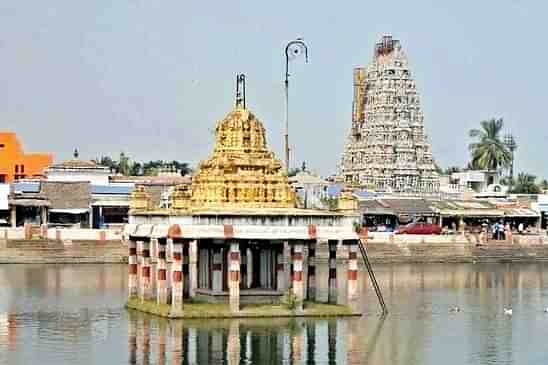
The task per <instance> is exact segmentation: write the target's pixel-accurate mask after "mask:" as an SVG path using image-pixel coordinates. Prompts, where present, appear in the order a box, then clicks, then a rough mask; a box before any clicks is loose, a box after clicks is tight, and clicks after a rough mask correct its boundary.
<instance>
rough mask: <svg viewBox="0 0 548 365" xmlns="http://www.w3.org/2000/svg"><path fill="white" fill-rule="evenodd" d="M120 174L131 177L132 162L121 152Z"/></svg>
mask: <svg viewBox="0 0 548 365" xmlns="http://www.w3.org/2000/svg"><path fill="white" fill-rule="evenodd" d="M118 173H120V174H122V175H124V176H129V175H130V174H131V160H130V159H129V157H128V156H126V154H125V153H124V152H120V158H119V159H118Z"/></svg>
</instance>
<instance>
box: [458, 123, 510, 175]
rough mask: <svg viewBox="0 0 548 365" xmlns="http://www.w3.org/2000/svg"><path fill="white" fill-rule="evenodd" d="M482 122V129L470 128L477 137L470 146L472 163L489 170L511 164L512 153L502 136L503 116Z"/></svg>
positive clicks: (481, 168) (478, 167)
mask: <svg viewBox="0 0 548 365" xmlns="http://www.w3.org/2000/svg"><path fill="white" fill-rule="evenodd" d="M480 124H481V128H480V129H471V130H470V137H472V138H476V139H477V141H476V142H474V143H470V145H469V146H468V148H469V149H470V153H471V155H472V162H471V165H472V166H473V167H474V168H475V169H480V170H489V171H497V170H498V169H500V168H502V167H508V166H510V163H511V162H512V153H511V152H510V150H509V149H508V146H506V144H505V143H504V142H503V141H502V138H501V136H500V135H501V131H502V127H503V126H504V121H503V120H502V118H499V119H494V118H492V119H489V120H484V121H482V122H481V123H480Z"/></svg>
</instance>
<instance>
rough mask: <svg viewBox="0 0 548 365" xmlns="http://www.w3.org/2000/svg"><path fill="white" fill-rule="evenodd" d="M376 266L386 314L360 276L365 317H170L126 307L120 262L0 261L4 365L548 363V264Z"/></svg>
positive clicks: (340, 284)
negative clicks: (504, 310) (507, 312)
mask: <svg viewBox="0 0 548 365" xmlns="http://www.w3.org/2000/svg"><path fill="white" fill-rule="evenodd" d="M340 269H341V270H344V269H345V267H344V265H341V267H340ZM375 269H376V275H377V278H378V280H379V283H380V285H381V286H382V289H383V294H384V297H385V301H386V303H387V305H388V307H389V309H390V315H389V316H388V317H386V318H382V317H378V313H379V308H378V305H377V299H376V297H375V293H374V291H373V289H372V288H371V287H370V285H369V283H368V282H364V281H363V280H360V282H361V285H362V288H361V291H362V296H361V301H362V303H363V308H364V311H365V315H364V316H363V317H361V318H350V319H338V320H335V319H332V320H328V319H318V320H308V319H307V320H305V319H260V320H251V319H240V320H192V321H191V320H184V321H181V320H179V321H168V320H165V319H160V318H156V317H152V316H148V315H144V314H142V313H138V312H133V311H127V310H126V309H124V308H123V305H124V303H125V300H126V296H127V293H126V290H127V289H126V280H127V271H126V270H127V267H126V266H125V265H81V266H78V265H2V266H0V364H10V365H11V364H25V365H26V364H34V363H40V364H41V365H48V364H65V363H70V364H95V363H100V364H123V363H128V364H219V363H220V364H379V365H389V364H390V365H392V364H396V365H398V364H405V365H407V364H439V363H443V364H444V365H451V364H459V365H460V364H495V363H496V364H529V363H531V364H533V363H548V355H547V353H546V351H545V339H546V338H548V315H547V314H545V313H543V308H545V307H547V306H548V287H547V285H548V280H547V279H548V264H493V265H472V264H467V265H437V264H429V265H376V266H375ZM327 274H328V273H327V272H325V273H321V272H320V271H319V272H318V278H317V279H318V280H317V282H318V292H319V293H323V294H325V298H326V299H327V297H328V296H327V295H326V294H327V292H326V291H325V289H326V288H325V287H322V283H325V284H327ZM362 274H365V273H360V275H362ZM322 275H323V276H322ZM343 277H344V275H340V276H339V275H338V276H337V278H338V280H339V281H338V283H337V287H338V292H339V293H338V296H339V298H343V300H344V298H345V297H346V296H345V295H344V293H345V290H346V288H345V285H346V284H345V282H344V280H343V279H341V278H343ZM324 286H325V285H324ZM341 293H342V295H340V294H341ZM453 306H459V307H460V308H462V312H460V313H449V310H448V309H449V308H451V307H453ZM504 306H506V307H508V306H511V307H513V309H514V315H513V316H512V317H508V316H505V315H503V314H502V308H503V307H504Z"/></svg>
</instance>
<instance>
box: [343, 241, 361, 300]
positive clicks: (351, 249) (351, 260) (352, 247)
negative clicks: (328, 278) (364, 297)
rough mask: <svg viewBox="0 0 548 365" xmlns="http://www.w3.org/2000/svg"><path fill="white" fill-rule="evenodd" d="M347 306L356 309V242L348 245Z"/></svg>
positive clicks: (357, 297) (357, 296) (357, 298)
mask: <svg viewBox="0 0 548 365" xmlns="http://www.w3.org/2000/svg"><path fill="white" fill-rule="evenodd" d="M346 285H347V286H346V288H347V293H346V294H347V305H348V306H349V307H350V308H351V309H353V310H357V309H358V301H359V295H358V294H359V292H358V245H357V242H356V241H350V244H349V245H348V276H347V284H346Z"/></svg>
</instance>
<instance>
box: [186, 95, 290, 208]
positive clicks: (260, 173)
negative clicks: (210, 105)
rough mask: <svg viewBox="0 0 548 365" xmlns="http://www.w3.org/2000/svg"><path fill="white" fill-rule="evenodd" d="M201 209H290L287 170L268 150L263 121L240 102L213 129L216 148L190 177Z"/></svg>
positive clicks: (197, 203)
mask: <svg viewBox="0 0 548 365" xmlns="http://www.w3.org/2000/svg"><path fill="white" fill-rule="evenodd" d="M191 200H192V205H193V206H195V207H196V206H199V207H202V208H207V207H210V208H216V207H222V208H231V207H234V208H293V207H295V194H294V192H293V191H292V190H291V189H290V186H289V183H288V180H287V173H286V171H285V170H284V169H283V167H282V164H281V162H280V161H279V160H277V159H276V158H275V157H274V153H272V152H271V151H269V150H268V148H267V145H266V138H265V129H264V127H263V125H262V123H261V122H260V121H259V120H258V119H257V118H256V117H255V115H253V113H251V112H250V111H249V110H247V109H245V107H244V106H242V105H241V104H237V105H236V108H235V109H234V110H233V111H232V112H230V113H228V115H227V116H226V117H225V118H224V119H223V120H221V121H220V122H219V123H218V124H217V126H216V128H215V148H214V150H213V154H212V156H211V158H209V159H208V160H206V161H204V162H202V163H201V164H200V166H199V171H198V173H197V174H196V175H195V176H194V177H193V180H192V198H191Z"/></svg>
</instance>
